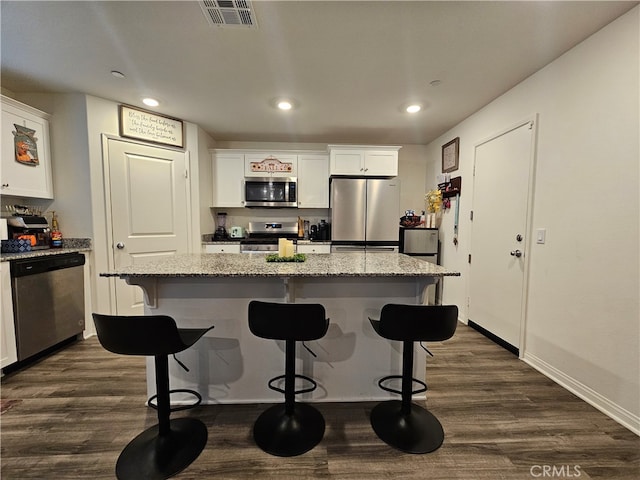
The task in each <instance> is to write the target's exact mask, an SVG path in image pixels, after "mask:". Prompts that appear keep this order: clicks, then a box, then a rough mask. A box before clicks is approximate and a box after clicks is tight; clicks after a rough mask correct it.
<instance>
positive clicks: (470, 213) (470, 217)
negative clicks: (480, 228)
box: [469, 210, 473, 222]
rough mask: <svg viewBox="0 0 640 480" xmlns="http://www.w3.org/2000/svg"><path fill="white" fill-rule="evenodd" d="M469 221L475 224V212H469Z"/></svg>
mask: <svg viewBox="0 0 640 480" xmlns="http://www.w3.org/2000/svg"><path fill="white" fill-rule="evenodd" d="M469 220H471V221H472V222H473V210H471V211H470V212H469Z"/></svg>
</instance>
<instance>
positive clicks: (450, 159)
mask: <svg viewBox="0 0 640 480" xmlns="http://www.w3.org/2000/svg"><path fill="white" fill-rule="evenodd" d="M459 154H460V137H456V138H454V139H453V140H451V141H450V142H448V143H445V144H444V145H443V146H442V173H447V172H453V171H454V170H458V157H459Z"/></svg>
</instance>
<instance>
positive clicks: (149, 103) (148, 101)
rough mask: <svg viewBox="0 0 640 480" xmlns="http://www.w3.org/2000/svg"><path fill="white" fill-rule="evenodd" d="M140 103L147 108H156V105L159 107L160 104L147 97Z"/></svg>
mask: <svg viewBox="0 0 640 480" xmlns="http://www.w3.org/2000/svg"><path fill="white" fill-rule="evenodd" d="M142 103H144V104H145V105H146V106H147V107H157V106H158V105H160V102H159V101H158V100H156V99H155V98H149V97H147V98H143V99H142Z"/></svg>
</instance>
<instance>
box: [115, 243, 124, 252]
mask: <svg viewBox="0 0 640 480" xmlns="http://www.w3.org/2000/svg"><path fill="white" fill-rule="evenodd" d="M116 248H118V249H120V250H122V249H123V248H124V243H122V242H118V243H116Z"/></svg>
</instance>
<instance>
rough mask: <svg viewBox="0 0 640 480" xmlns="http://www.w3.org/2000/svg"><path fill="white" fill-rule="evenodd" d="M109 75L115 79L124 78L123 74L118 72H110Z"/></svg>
mask: <svg viewBox="0 0 640 480" xmlns="http://www.w3.org/2000/svg"><path fill="white" fill-rule="evenodd" d="M111 75H113V76H114V77H116V78H124V73H122V72H119V71H117V70H111Z"/></svg>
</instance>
